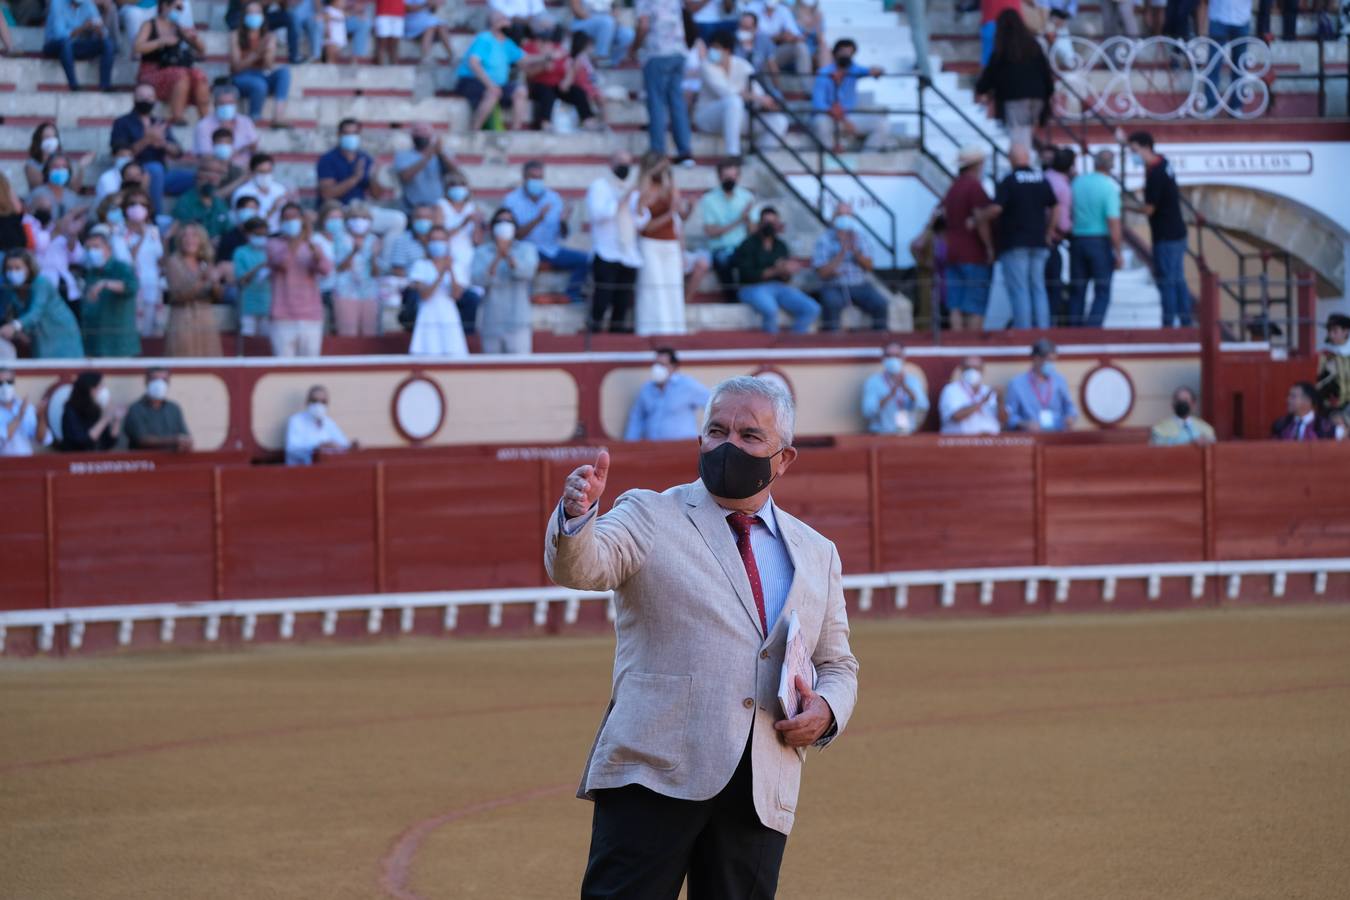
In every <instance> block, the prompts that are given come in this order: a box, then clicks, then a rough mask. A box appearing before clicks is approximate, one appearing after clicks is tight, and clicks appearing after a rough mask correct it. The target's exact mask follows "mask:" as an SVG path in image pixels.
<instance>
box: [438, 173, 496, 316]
mask: <svg viewBox="0 0 1350 900" xmlns="http://www.w3.org/2000/svg"><path fill="white" fill-rule="evenodd" d="M450 181H451V184H450V187H449V188H448V189H447V190H446V194H445V196H446V199H445V200H442V201H441V202H440V203H439V204H438V205H439V207H440V214H441V224H442V225H444V226H445V231H446V234H448V235H449V236H450V265H451V266H453V267H454V270H455V281H456V282H457V283H459V284H461V285H464V292H463V293H462V294H460V296H459V299H458V300H457V301H456V305H457V306H458V307H459V318H460V321H461V322H463V323H464V333H465V334H473V333H474V331H475V330H476V328H477V321H478V305H479V304H480V303H481V302H482V301H483V297H482V295H481V294H480V293H479V292H478V289H477V288H475V287H474V286H473V284H472V281H473V279H472V277H471V272H472V268H473V253H474V249H475V247H476V246H477V244H478V241H479V240H481V239H482V236H483V235H484V234H485V233H486V232H487V224H486V222H485V221H484V219H483V213H482V212H481V211H480V210H479V208H478V204H477V203H475V202H474V201H473V195H472V191H470V190H469V186H468V185H467V184H464V183H463V182H462V176H452V177H451V179H450Z"/></svg>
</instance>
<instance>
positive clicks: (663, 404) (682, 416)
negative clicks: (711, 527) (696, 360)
mask: <svg viewBox="0 0 1350 900" xmlns="http://www.w3.org/2000/svg"><path fill="white" fill-rule="evenodd" d="M719 33H720V32H719ZM708 396H709V391H708V389H707V388H706V387H704V386H703V385H702V384H700V383H699V382H698V381H697V380H695V379H693V378H690V377H689V376H688V375H685V374H684V373H683V372H681V371H680V358H679V356H678V355H677V354H676V353H675V350H674V348H673V347H657V348H656V362H654V363H652V370H651V378H650V379H649V380H648V381H647V382H646V383H645V384H643V385H642V387H641V388H639V389H638V394H637V397H635V398H634V400H633V406H632V408H631V409H630V410H629V411H628V424H627V425H626V426H625V427H624V430H623V439H624V440H625V441H684V440H692V439H694V438H697V437H698V435H699V429H700V428H701V427H702V425H703V422H702V420H703V409H704V407H706V406H707V405H708Z"/></svg>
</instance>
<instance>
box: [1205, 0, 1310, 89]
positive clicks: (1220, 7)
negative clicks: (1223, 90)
mask: <svg viewBox="0 0 1350 900" xmlns="http://www.w3.org/2000/svg"><path fill="white" fill-rule="evenodd" d="M1261 7H1262V9H1264V10H1265V11H1266V16H1267V18H1269V16H1270V0H1261ZM1294 8H1295V10H1296V11H1297V8H1298V6H1297V3H1295V7H1294ZM1251 33H1252V4H1251V0H1209V39H1210V40H1212V41H1214V43H1216V44H1218V45H1219V46H1220V47H1222V48H1223V51H1224V52H1222V53H1220V52H1212V53H1211V54H1210V56H1209V65H1207V66H1206V67H1205V73H1204V75H1202V76H1201V77H1202V78H1204V80H1205V110H1206V111H1209V112H1217V111H1218V110H1219V109H1227V110H1229V111H1230V112H1231V111H1233V110H1235V109H1237V108H1239V107H1241V105H1242V98H1241V97H1237V96H1235V97H1233V98H1232V100H1233V101H1234V102H1232V103H1231V104H1230V103H1224V104H1222V105H1220V103H1219V97H1220V96H1221V95H1220V85H1221V84H1222V83H1223V76H1224V70H1225V69H1227V70H1228V73H1229V74H1228V81H1229V87H1230V89H1231V87H1232V84H1233V81H1234V79H1235V78H1236V77H1237V73H1238V72H1241V71H1242V58H1243V57H1244V56H1245V55H1246V50H1247V47H1246V44H1245V43H1243V40H1242V39H1243V38H1245V37H1247V36H1248V35H1249V34H1251ZM1223 96H1224V97H1225V99H1227V95H1226V94H1224V95H1223Z"/></svg>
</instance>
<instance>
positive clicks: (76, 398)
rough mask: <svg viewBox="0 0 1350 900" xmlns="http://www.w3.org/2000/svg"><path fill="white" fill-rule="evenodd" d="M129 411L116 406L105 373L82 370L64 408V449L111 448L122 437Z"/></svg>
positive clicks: (62, 442) (68, 450) (90, 449)
mask: <svg viewBox="0 0 1350 900" xmlns="http://www.w3.org/2000/svg"><path fill="white" fill-rule="evenodd" d="M125 414H126V410H124V409H123V408H122V407H120V406H113V402H112V391H111V389H109V387H108V386H107V385H106V384H104V383H103V373H102V372H92V371H85V372H81V373H80V374H78V375H76V376H75V384H74V385H72V386H71V388H70V395H69V396H68V397H66V405H65V408H64V409H62V411H61V450H62V451H64V452H66V453H88V452H90V451H94V450H111V449H112V448H113V447H114V446H115V445H116V444H117V440H118V438H119V437H120V436H121V430H122V417H123V416H124V415H125Z"/></svg>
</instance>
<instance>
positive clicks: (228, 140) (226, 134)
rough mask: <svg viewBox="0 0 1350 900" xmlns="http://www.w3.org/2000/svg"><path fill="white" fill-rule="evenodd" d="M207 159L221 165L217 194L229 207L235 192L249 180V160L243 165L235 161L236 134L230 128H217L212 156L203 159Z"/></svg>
mask: <svg viewBox="0 0 1350 900" xmlns="http://www.w3.org/2000/svg"><path fill="white" fill-rule="evenodd" d="M207 158H209V159H212V160H215V161H219V163H220V173H221V175H220V183H219V184H218V185H216V194H217V195H218V196H219V197H220V198H221V199H223V200H224V201H225V202H226V204H227V205H228V204H229V202H230V198H231V197H233V196H234V192H235V191H237V190H239V189H240V188H241V187H243V186H244V182H246V181H248V179H249V171H248V160H247V159H246V160H244V162H243V163H242V164H240V163H236V162H235V161H234V132H232V131H230V130H229V129H228V128H217V129H216V130H215V131H213V132H212V133H211V155H210V156H209V157H203V159H207ZM250 158H251V157H250Z"/></svg>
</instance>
